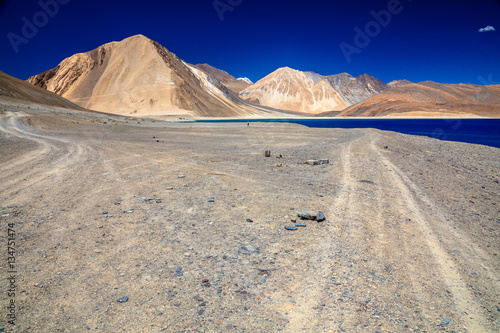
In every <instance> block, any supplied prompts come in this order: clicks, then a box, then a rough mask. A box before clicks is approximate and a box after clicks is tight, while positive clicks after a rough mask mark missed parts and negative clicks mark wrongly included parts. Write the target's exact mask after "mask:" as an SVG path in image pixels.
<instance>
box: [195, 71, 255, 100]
mask: <svg viewBox="0 0 500 333" xmlns="http://www.w3.org/2000/svg"><path fill="white" fill-rule="evenodd" d="M194 67H196V68H198V69H201V70H202V71H204V72H205V73H207V74H208V75H211V76H213V77H214V78H216V79H217V80H218V81H219V82H220V83H222V84H223V85H225V86H226V87H227V88H228V89H229V90H231V91H232V92H234V93H236V94H238V93H240V92H241V91H243V90H245V89H246V88H248V87H250V85H251V84H249V83H247V82H246V81H243V80H241V79H237V78H235V77H234V76H232V75H231V74H229V73H227V72H226V71H223V70H221V69H218V68H215V67H213V66H210V65H209V64H198V65H194Z"/></svg>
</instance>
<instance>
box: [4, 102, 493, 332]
mask: <svg viewBox="0 0 500 333" xmlns="http://www.w3.org/2000/svg"><path fill="white" fill-rule="evenodd" d="M2 109H3V111H2V112H1V114H0V155H1V156H2V158H1V161H0V222H1V224H2V234H1V235H0V237H1V241H2V244H6V242H7V239H8V238H9V234H8V231H7V230H8V228H7V226H13V228H12V229H14V231H15V240H16V241H15V251H16V263H15V269H16V272H17V273H16V288H15V289H16V295H15V297H14V300H15V304H16V321H15V325H10V324H8V323H7V320H8V317H7V312H6V311H5V307H6V306H7V305H8V304H10V303H9V302H11V300H12V297H8V295H7V292H6V290H7V289H8V288H9V285H8V281H7V278H8V273H7V271H6V270H5V269H4V270H2V272H3V273H2V281H3V282H2V286H1V288H2V293H1V294H0V302H1V304H2V309H3V312H2V317H1V321H0V328H5V331H8V332H87V331H91V332H94V331H96V332H360V331H366V332H439V331H444V332H495V331H498V330H499V329H500V321H499V319H500V316H499V315H500V312H499V311H500V307H499V306H500V304H499V299H500V295H499V292H500V282H499V279H500V270H499V269H500V261H499V259H498V254H499V253H500V242H499V239H500V238H499V236H500V229H499V224H500V201H499V197H500V185H499V181H500V150H499V149H496V148H491V147H486V146H480V145H471V144H465V143H457V142H446V141H439V140H435V139H430V138H426V137H417V136H408V135H403V134H398V133H393V132H384V131H379V130H373V129H364V130H341V129H309V128H306V127H303V126H299V125H292V124H284V123H251V125H250V126H248V127H247V126H246V123H224V124H216V123H210V124H207V123H205V124H202V123H196V124H195V123H167V122H163V121H158V120H144V119H134V118H126V117H120V116H112V115H100V114H92V113H88V112H83V111H68V110H65V109H57V108H53V109H50V110H47V109H39V108H37V107H36V106H34V107H30V108H27V107H25V106H21V107H19V106H17V107H16V106H15V105H6V106H4V107H3V108H2ZM265 150H270V151H271V152H272V156H271V157H269V158H266V157H264V151H265ZM280 155H281V158H279V156H280ZM309 159H330V162H331V163H330V164H325V165H316V166H311V165H307V164H304V162H305V161H306V160H309ZM305 210H314V211H318V210H319V211H322V212H323V213H324V214H325V215H326V221H324V222H321V223H319V222H316V221H305V224H306V225H307V226H306V227H300V228H298V230H296V231H289V230H285V226H293V224H294V223H293V222H292V221H291V220H292V219H297V213H298V212H301V211H305ZM247 219H251V220H252V221H253V222H248V221H247ZM297 222H300V221H297ZM2 249H3V250H2V251H3V254H2V264H3V265H4V266H3V267H8V266H7V261H8V259H7V257H8V255H7V247H6V246H2ZM123 297H127V298H128V299H127V301H126V302H117V300H119V299H122V298H123ZM2 325H3V326H2Z"/></svg>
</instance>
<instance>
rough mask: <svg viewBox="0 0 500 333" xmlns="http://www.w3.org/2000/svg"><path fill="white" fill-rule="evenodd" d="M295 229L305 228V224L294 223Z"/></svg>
mask: <svg viewBox="0 0 500 333" xmlns="http://www.w3.org/2000/svg"><path fill="white" fill-rule="evenodd" d="M294 225H295V226H296V227H305V226H306V224H305V223H295V224H294Z"/></svg>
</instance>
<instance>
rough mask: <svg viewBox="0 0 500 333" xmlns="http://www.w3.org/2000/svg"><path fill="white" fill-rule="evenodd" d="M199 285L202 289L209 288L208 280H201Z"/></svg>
mask: <svg viewBox="0 0 500 333" xmlns="http://www.w3.org/2000/svg"><path fill="white" fill-rule="evenodd" d="M201 285H202V286H203V287H207V288H208V287H210V280H209V279H203V280H201Z"/></svg>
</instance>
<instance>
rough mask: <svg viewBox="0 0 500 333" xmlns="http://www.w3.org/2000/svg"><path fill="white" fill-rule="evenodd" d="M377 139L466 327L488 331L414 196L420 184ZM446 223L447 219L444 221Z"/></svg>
mask: <svg viewBox="0 0 500 333" xmlns="http://www.w3.org/2000/svg"><path fill="white" fill-rule="evenodd" d="M376 141H377V139H376V138H373V136H372V139H371V140H370V148H371V149H372V150H373V151H374V152H375V153H376V155H377V157H378V158H379V159H380V161H381V162H382V164H383V165H385V166H386V168H389V169H391V170H393V171H394V172H391V173H390V174H391V176H392V181H393V184H394V185H396V187H397V188H398V189H399V190H400V193H401V196H402V198H403V199H404V201H405V202H406V204H407V206H408V208H409V209H410V211H411V212H412V213H413V216H414V219H415V220H414V221H415V222H416V223H417V226H418V227H419V228H420V229H421V232H422V234H423V235H424V236H425V241H426V243H427V246H428V248H429V250H430V252H431V253H432V255H433V259H434V260H435V261H436V263H437V264H438V266H439V268H440V274H441V276H442V278H443V280H444V283H445V284H446V286H447V287H448V288H449V290H450V291H451V294H452V296H453V298H454V300H455V303H456V307H457V310H458V311H459V312H460V314H461V315H462V316H463V317H462V318H463V320H464V322H465V324H466V325H467V329H468V330H470V331H471V332H489V331H490V330H489V328H488V326H486V324H485V323H486V319H485V318H484V317H483V316H482V314H481V311H480V309H479V306H478V304H477V303H476V301H475V300H474V298H473V296H472V294H471V292H470V291H469V290H468V289H467V287H466V285H465V283H464V281H463V279H462V276H461V275H460V273H459V270H458V268H457V266H456V265H455V263H454V262H453V260H452V258H451V257H450V255H449V254H448V253H447V252H446V250H445V249H444V248H443V247H442V246H441V244H440V241H439V239H438V237H437V236H436V233H435V232H434V230H433V228H432V227H431V225H430V223H429V222H428V221H427V219H426V216H425V215H424V213H422V212H423V210H422V207H421V206H420V204H419V203H418V199H417V198H415V196H414V194H413V193H421V191H420V190H419V189H418V187H417V186H416V185H415V184H414V183H413V182H412V181H411V180H410V179H409V178H408V177H407V176H406V175H405V174H404V173H403V172H402V171H401V169H399V168H398V167H396V166H395V165H394V164H393V163H392V162H390V161H389V160H388V159H387V158H386V157H385V156H384V155H383V154H382V153H380V151H379V149H377V147H376V146H375V143H376ZM426 200H427V203H428V204H430V205H431V206H432V207H435V205H433V204H432V203H430V202H429V199H426ZM441 222H444V223H446V221H441Z"/></svg>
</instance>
